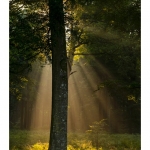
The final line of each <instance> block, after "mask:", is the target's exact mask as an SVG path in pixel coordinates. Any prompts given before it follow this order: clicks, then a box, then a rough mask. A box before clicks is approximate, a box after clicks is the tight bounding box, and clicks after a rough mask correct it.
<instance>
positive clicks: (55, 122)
mask: <svg viewBox="0 0 150 150" xmlns="http://www.w3.org/2000/svg"><path fill="white" fill-rule="evenodd" d="M49 6H50V29H51V44H52V117H51V132H50V145H49V150H66V149H67V109H68V79H67V55H66V37H65V25H64V12H63V0H49Z"/></svg>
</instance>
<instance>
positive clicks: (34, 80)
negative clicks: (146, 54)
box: [9, 0, 141, 133]
mask: <svg viewBox="0 0 150 150" xmlns="http://www.w3.org/2000/svg"><path fill="white" fill-rule="evenodd" d="M9 9H10V10H9V15H10V17H9V21H10V22H9V25H10V26H9V27H10V30H9V34H10V35H9V37H10V50H9V65H10V66H9V71H10V80H9V87H10V88H9V98H10V99H9V104H10V106H9V113H10V114H9V116H10V117H9V118H10V121H9V123H10V129H14V128H17V129H18V128H19V129H27V130H30V129H49V126H50V120H51V119H50V118H51V115H50V114H51V82H52V81H51V68H52V65H51V57H52V56H51V49H50V47H51V39H50V38H51V37H50V28H49V12H48V2H47V1H43V0H38V1H36V2H35V1H23V0H11V1H10V2H9ZM64 11H65V16H64V17H65V25H66V41H67V53H68V72H69V74H70V76H69V78H68V82H69V84H68V86H69V98H68V132H74V131H80V132H84V131H86V130H89V129H90V127H89V125H92V124H93V123H94V122H95V121H97V122H99V121H100V120H102V119H106V123H107V125H108V126H107V127H106V128H103V130H106V131H108V132H111V133H140V130H141V116H140V115H141V95H140V92H141V84H140V82H141V76H140V75H141V66H140V65H141V59H140V58H141V51H140V50H141V45H140V42H141V38H140V37H141V25H140V0H120V1H117V0H114V1H112V0H105V1H102V0H80V1H78V0H67V1H64ZM70 67H71V68H70Z"/></svg>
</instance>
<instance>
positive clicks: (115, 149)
mask: <svg viewBox="0 0 150 150" xmlns="http://www.w3.org/2000/svg"><path fill="white" fill-rule="evenodd" d="M140 138H141V136H140V135H139V134H137V135H134V134H97V135H95V137H94V135H92V136H89V134H86V133H70V134H68V146H67V150H140V149H141V143H140ZM48 139H49V132H48V131H21V130H13V131H10V150H47V149H48Z"/></svg>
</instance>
